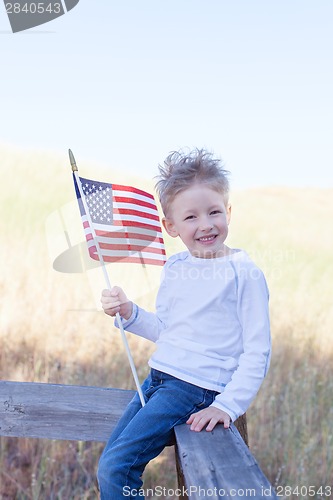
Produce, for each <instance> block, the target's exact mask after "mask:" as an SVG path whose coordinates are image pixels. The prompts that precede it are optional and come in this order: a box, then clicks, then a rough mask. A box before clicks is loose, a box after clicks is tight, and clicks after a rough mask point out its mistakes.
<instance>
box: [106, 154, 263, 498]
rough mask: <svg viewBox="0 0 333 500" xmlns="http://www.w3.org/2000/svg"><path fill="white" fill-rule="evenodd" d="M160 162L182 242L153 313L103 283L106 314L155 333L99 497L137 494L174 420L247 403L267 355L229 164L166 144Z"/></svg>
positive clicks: (256, 273) (111, 448)
mask: <svg viewBox="0 0 333 500" xmlns="http://www.w3.org/2000/svg"><path fill="white" fill-rule="evenodd" d="M159 169H160V176H159V181H158V182H157V184H156V188H157V191H158V194H159V198H160V201H161V206H162V209H163V213H164V217H163V219H162V223H163V226H164V228H165V230H166V231H167V233H168V234H169V235H170V236H172V237H174V238H176V237H177V236H179V237H180V238H181V240H182V241H183V243H184V244H185V245H186V247H187V249H188V251H185V252H181V253H179V254H176V255H174V256H172V257H171V258H169V259H168V261H167V263H166V264H165V266H164V268H163V277H162V280H161V284H160V288H159V291H158V295H157V301H156V313H150V312H147V311H144V310H143V309H141V308H140V307H138V306H137V305H136V304H133V303H132V302H130V301H129V300H128V298H127V297H126V295H125V293H124V291H123V290H122V289H121V288H119V287H114V288H112V290H104V291H103V293H102V299H101V302H102V306H103V309H104V311H105V313H106V314H109V315H110V316H114V315H115V314H116V313H117V312H119V314H120V316H121V318H122V321H123V325H124V328H125V329H126V330H128V331H130V332H133V333H135V334H137V335H140V336H142V337H145V338H147V339H150V340H152V341H153V342H155V343H156V350H155V352H154V354H153V355H152V357H151V358H150V360H149V365H150V367H151V373H150V375H149V376H148V377H147V379H146V380H145V382H144V383H143V386H142V390H143V394H144V397H145V401H146V404H145V406H144V407H141V403H140V399H139V397H138V395H136V396H135V397H134V399H133V400H132V402H131V403H130V404H129V406H128V408H127V410H126V411H125V413H124V415H123V416H122V418H121V419H120V421H119V423H118V425H117V426H116V429H115V430H114V432H113V433H112V435H111V438H110V440H109V442H108V444H107V445H106V447H105V450H104V452H103V454H102V456H101V459H100V463H99V471H98V480H99V486H100V492H101V499H102V500H111V499H117V500H119V499H120V498H123V496H124V493H126V496H127V497H129V498H134V497H136V496H137V495H138V494H139V493H138V490H139V489H140V487H141V486H142V480H141V475H142V473H143V471H144V468H145V466H146V464H147V463H148V462H149V461H150V460H151V459H152V458H154V457H156V456H157V455H158V454H159V453H160V452H161V451H162V449H163V448H164V447H165V446H166V445H167V444H168V443H169V442H170V440H171V438H172V435H173V428H174V427H175V426H176V425H179V424H182V423H185V422H186V423H187V424H189V425H190V426H191V430H193V431H196V432H199V431H201V430H202V429H204V428H205V429H206V430H207V431H211V430H212V429H214V427H215V425H216V424H217V423H221V424H223V425H224V427H225V428H228V427H229V425H230V422H231V421H234V420H236V419H237V418H238V417H239V416H240V415H242V414H243V413H245V411H246V410H247V408H248V406H249V405H250V403H251V401H252V400H253V399H254V397H255V395H256V393H257V391H258V389H259V387H260V385H261V383H262V381H263V379H264V377H265V375H266V373H267V370H268V366H269V362H270V349H271V347H270V329H269V316H268V291H267V286H266V282H265V278H264V276H263V274H262V272H261V271H260V270H259V269H258V268H257V267H256V266H255V265H254V263H253V262H252V261H251V260H250V258H249V257H248V255H247V254H246V253H245V252H244V251H242V250H237V249H231V248H229V247H227V246H226V245H225V243H224V242H225V240H226V237H227V235H228V224H229V221H230V214H231V207H230V204H229V201H228V193H229V183H228V179H227V174H228V172H227V171H225V170H224V169H223V168H222V167H221V165H220V161H219V160H218V159H215V158H213V157H212V155H211V154H209V153H207V152H205V151H204V150H195V151H193V152H191V153H190V154H188V155H184V154H182V153H173V154H171V155H170V156H168V157H167V159H166V160H165V162H164V166H163V167H161V166H160V167H159ZM129 493H131V495H129ZM141 493H142V492H141ZM140 496H141V494H140Z"/></svg>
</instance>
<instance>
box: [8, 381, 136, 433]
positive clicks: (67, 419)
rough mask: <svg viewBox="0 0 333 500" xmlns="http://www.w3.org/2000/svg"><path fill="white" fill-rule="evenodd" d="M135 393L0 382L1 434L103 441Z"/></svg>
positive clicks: (98, 388)
mask: <svg viewBox="0 0 333 500" xmlns="http://www.w3.org/2000/svg"><path fill="white" fill-rule="evenodd" d="M133 395H134V391H126V390H121V389H105V388H100V387H81V386H71V385H57V384H38V383H33V382H7V381H1V382H0V435H1V436H16V437H37V438H47V439H68V440H78V441H106V440H107V439H108V438H109V436H110V433H111V431H112V429H113V428H114V426H115V424H116V423H117V422H118V420H119V418H120V416H121V415H122V413H123V412H124V409H125V408H126V405H127V404H128V403H129V401H130V400H131V399H132V397H133Z"/></svg>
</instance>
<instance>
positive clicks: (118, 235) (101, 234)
mask: <svg viewBox="0 0 333 500" xmlns="http://www.w3.org/2000/svg"><path fill="white" fill-rule="evenodd" d="M136 229H137V228H136ZM128 230H129V231H125V232H119V231H112V232H106V231H96V236H97V237H98V238H100V239H101V241H102V240H107V239H108V238H112V239H128V238H129V239H131V240H132V239H133V240H140V241H142V243H143V241H145V242H146V244H148V243H147V242H151V243H152V244H153V243H154V242H156V243H157V242H158V243H161V244H162V245H163V244H164V242H163V238H161V237H160V236H158V235H157V233H156V232H154V233H153V234H152V236H150V235H148V234H141V233H138V232H133V231H131V228H128Z"/></svg>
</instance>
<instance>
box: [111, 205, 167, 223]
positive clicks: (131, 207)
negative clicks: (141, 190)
mask: <svg viewBox="0 0 333 500" xmlns="http://www.w3.org/2000/svg"><path fill="white" fill-rule="evenodd" d="M141 207H142V206H141V205H137V204H136V203H121V202H114V204H113V211H114V212H115V210H116V209H118V210H123V211H124V212H123V213H126V212H125V210H127V211H128V213H130V210H137V211H138V212H140V214H143V216H144V215H145V214H152V215H155V217H157V220H159V215H158V211H157V210H156V207H155V208H150V207H147V208H146V207H143V208H141Z"/></svg>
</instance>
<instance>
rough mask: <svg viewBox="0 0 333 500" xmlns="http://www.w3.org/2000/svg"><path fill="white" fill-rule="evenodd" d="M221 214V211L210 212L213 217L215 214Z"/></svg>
mask: <svg viewBox="0 0 333 500" xmlns="http://www.w3.org/2000/svg"><path fill="white" fill-rule="evenodd" d="M221 213H222V210H212V211H211V214H212V215H215V214H221Z"/></svg>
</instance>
